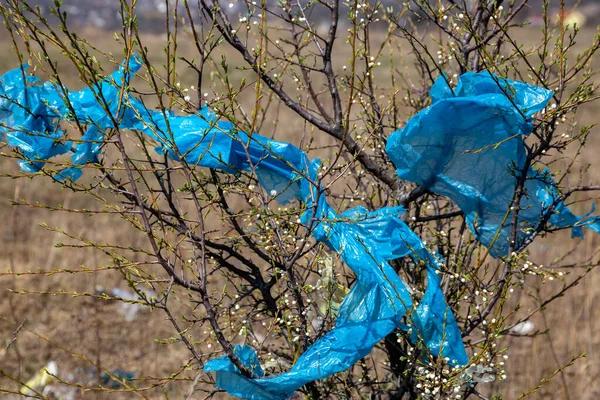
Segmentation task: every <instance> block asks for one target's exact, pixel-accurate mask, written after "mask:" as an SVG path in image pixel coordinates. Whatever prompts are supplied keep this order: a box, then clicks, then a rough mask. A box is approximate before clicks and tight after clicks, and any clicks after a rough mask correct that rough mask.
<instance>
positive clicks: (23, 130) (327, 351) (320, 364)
mask: <svg viewBox="0 0 600 400" xmlns="http://www.w3.org/2000/svg"><path fill="white" fill-rule="evenodd" d="M139 67H140V63H139V62H138V61H137V60H136V59H131V60H130V62H129V64H128V66H127V67H125V66H122V67H121V68H120V69H119V71H118V72H116V73H115V74H113V75H112V76H109V77H107V78H106V79H105V80H104V81H102V82H98V83H97V84H95V85H93V86H92V87H91V88H87V89H84V90H81V91H78V92H72V93H68V94H67V96H64V94H63V93H62V92H61V91H60V88H58V87H56V86H54V85H52V84H50V83H46V84H44V85H34V84H33V83H34V81H33V80H31V81H29V82H27V83H26V82H24V81H23V80H22V79H21V80H19V79H16V78H15V76H17V75H20V74H21V70H20V69H18V70H15V71H11V72H9V73H7V74H6V75H4V76H3V77H2V78H1V79H0V96H1V97H2V98H3V99H2V103H0V110H1V111H0V126H3V131H2V132H3V133H4V134H5V135H6V136H7V137H8V138H9V139H10V138H11V137H13V136H18V137H19V138H20V139H21V141H27V140H29V139H30V138H29V135H30V134H31V132H32V131H33V132H36V133H38V132H39V133H40V135H41V136H42V137H44V135H45V134H48V133H50V132H60V131H58V128H57V127H58V122H59V121H60V120H67V121H74V120H78V122H79V123H80V124H84V125H86V126H87V127H88V128H87V131H86V133H85V135H84V137H85V136H86V135H88V132H89V136H88V138H86V139H84V140H83V141H82V143H81V144H80V145H77V146H76V147H75V150H74V154H73V155H72V157H73V161H74V163H75V164H76V165H77V166H75V167H72V168H75V169H76V170H73V169H68V170H66V171H63V172H61V173H60V174H59V176H58V178H60V179H64V178H70V179H72V180H75V179H77V178H78V177H79V175H80V171H79V169H78V166H80V165H82V164H83V163H85V162H94V161H95V160H97V156H98V152H99V147H98V146H95V145H94V144H97V143H98V141H99V140H100V139H102V138H103V136H101V131H103V130H109V129H114V128H119V129H134V130H140V131H142V132H144V133H145V134H146V135H148V136H150V137H152V138H153V139H155V140H156V141H157V142H158V143H159V144H160V146H159V147H160V151H162V152H167V153H168V154H169V156H170V157H171V158H174V159H179V160H182V161H185V162H186V163H187V164H190V165H197V166H202V167H208V168H215V169H218V170H221V171H224V172H229V173H237V172H239V171H250V170H252V169H254V170H256V173H257V176H258V179H259V181H260V183H261V185H262V186H263V187H265V189H267V190H268V191H272V190H274V191H276V192H277V193H278V196H277V200H278V201H280V202H282V203H286V202H288V201H291V200H298V201H300V202H302V203H303V204H304V206H305V209H306V211H305V212H304V213H303V214H302V216H301V220H302V222H303V224H304V225H305V226H306V227H308V228H309V229H311V232H312V234H313V236H314V237H315V239H317V240H318V241H321V242H324V243H326V244H327V246H329V247H330V248H331V249H332V250H333V251H336V252H337V253H339V254H340V256H341V258H342V260H343V261H344V262H345V263H346V264H347V265H348V266H349V267H350V268H351V269H352V270H353V271H354V272H355V273H356V277H357V279H356V283H355V284H354V286H353V287H352V288H351V290H350V292H349V293H348V294H347V295H346V297H345V298H344V301H343V302H342V304H341V305H340V309H339V311H338V316H337V320H336V325H335V328H334V329H333V330H331V331H330V332H328V333H326V334H325V336H324V337H322V338H320V339H319V340H317V341H316V342H315V343H314V344H313V345H312V346H311V347H310V348H308V349H307V350H306V352H305V353H304V354H302V355H301V356H300V358H299V359H298V360H297V361H296V363H295V364H294V366H293V367H292V368H291V370H290V371H288V372H285V373H282V374H280V375H276V376H270V377H259V378H255V379H250V378H247V377H245V376H243V375H242V374H241V373H240V371H238V369H237V367H235V366H234V365H233V363H232V362H231V361H230V360H229V359H228V358H226V357H222V358H219V359H215V360H210V361H209V362H207V363H206V365H205V370H206V371H207V372H208V371H216V376H217V385H218V386H219V387H221V388H222V389H225V390H226V391H228V392H229V393H230V394H231V395H235V396H238V397H243V398H248V399H283V398H286V397H289V396H290V395H291V394H292V393H293V392H294V391H296V390H297V389H299V388H300V387H301V386H303V385H304V384H306V383H308V382H311V381H313V380H317V379H324V378H326V377H328V376H330V375H332V374H334V373H337V372H340V371H343V370H346V369H348V368H350V367H351V366H352V365H353V364H354V363H356V362H357V361H358V360H360V359H361V358H363V357H364V356H366V355H367V354H369V353H370V351H371V350H372V349H373V347H374V346H375V345H376V344H377V343H378V342H379V341H381V340H382V339H383V338H384V337H385V336H387V335H388V334H389V333H390V332H392V331H393V330H394V329H395V328H400V329H403V330H407V329H411V328H412V329H411V340H412V341H413V342H414V343H417V342H422V343H424V345H425V346H427V348H428V349H429V350H430V352H431V354H433V355H434V356H443V357H447V358H448V359H450V360H451V361H450V362H451V364H453V365H465V364H467V362H468V357H467V354H466V352H465V349H464V345H463V343H462V338H461V335H460V331H459V329H458V326H457V323H456V321H455V319H454V315H453V314H452V311H451V310H450V308H449V307H448V305H447V304H446V301H445V299H444V295H443V293H442V291H441V289H440V285H439V282H440V278H439V276H438V273H439V271H438V267H439V265H438V261H437V259H436V258H435V257H434V256H433V255H431V253H430V252H429V251H428V249H427V248H426V246H425V245H424V243H423V242H422V241H421V240H420V238H419V237H418V236H417V235H416V234H415V233H414V232H412V231H411V230H410V229H409V227H408V226H407V225H406V224H405V223H404V222H403V221H402V220H401V219H400V215H401V214H402V213H403V211H404V210H403V209H402V208H401V207H391V208H382V209H380V210H377V211H375V212H368V211H367V210H365V209H363V208H356V209H353V210H349V211H347V212H345V213H342V214H340V215H338V214H337V213H336V212H335V210H334V209H333V208H332V207H330V206H329V204H327V201H326V199H325V196H324V195H323V191H322V188H321V187H320V186H319V185H318V168H319V163H318V161H316V160H315V161H311V160H309V158H308V156H307V155H306V154H305V153H304V152H302V151H301V150H300V149H298V148H297V147H295V146H293V145H291V144H289V143H282V142H277V141H274V140H269V139H267V138H264V137H262V136H260V135H257V134H252V135H248V134H245V133H243V132H237V131H236V130H235V129H234V127H233V126H232V125H231V124H230V123H227V122H222V121H218V120H217V118H216V116H215V115H214V114H212V113H211V112H209V111H208V110H207V109H204V110H202V112H201V113H200V114H199V115H188V116H176V115H174V114H173V113H170V112H164V113H163V112H159V111H152V110H148V109H147V108H146V107H145V106H144V105H143V103H142V102H141V101H140V100H139V99H136V98H133V97H131V96H130V95H129V94H128V92H127V86H128V81H129V79H130V78H131V77H132V74H133V73H134V72H135V71H136V70H137V69H138V68H139ZM28 79H29V78H28ZM67 98H68V101H66V100H67ZM28 99H34V100H35V102H36V104H38V105H39V107H38V108H36V112H35V113H33V115H32V116H30V117H31V118H33V119H34V120H37V119H40V120H42V121H43V123H44V125H43V126H42V127H37V125H35V124H34V125H33V128H36V129H35V130H30V129H29V128H30V124H29V122H28V119H27V118H28V117H25V116H23V115H21V114H19V113H18V112H16V111H15V110H17V109H18V108H21V106H22V105H24V104H26V103H25V102H27V101H30V100H28ZM167 127H168V128H169V129H167ZM95 129H97V130H95ZM53 134H54V133H53ZM55 135H56V134H55ZM60 137H61V136H56V139H52V143H59V142H57V141H56V140H60ZM52 138H55V136H52ZM13 143H14V144H13V145H16V146H19V148H20V149H21V150H22V152H23V154H24V157H25V158H26V159H27V161H28V162H35V163H43V162H44V161H46V160H47V159H48V158H50V157H52V156H53V155H55V153H54V152H53V151H48V150H45V149H41V150H43V151H41V150H40V151H38V150H39V149H38V148H37V147H36V146H35V145H30V146H29V147H27V148H26V147H22V146H20V145H19V144H20V142H13ZM28 143H29V142H28ZM62 146H67V145H66V144H64V145H62ZM25 150H27V151H29V152H28V153H25ZM64 150H65V149H64V148H63V147H60V151H63V153H64ZM39 168H41V164H40V166H39ZM405 256H410V257H412V259H413V260H414V261H415V262H417V263H422V264H424V265H425V266H426V268H427V276H428V285H427V289H426V291H425V293H424V295H423V297H422V299H421V301H420V302H419V304H418V305H416V306H415V304H414V302H413V299H412V297H411V294H410V292H409V290H408V288H407V287H406V285H405V284H404V282H403V281H402V280H401V279H400V278H399V277H398V275H397V274H396V273H395V271H394V270H393V269H392V267H391V266H390V265H389V263H388V261H390V260H393V259H397V258H401V257H405ZM236 354H237V355H238V357H239V358H240V359H241V361H242V362H243V363H244V364H245V365H246V366H248V367H249V368H250V369H251V370H252V371H254V373H255V374H256V375H258V376H261V375H262V369H260V365H259V364H258V359H257V356H256V353H255V352H254V350H253V349H252V348H250V347H248V346H238V347H236Z"/></svg>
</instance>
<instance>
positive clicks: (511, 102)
mask: <svg viewBox="0 0 600 400" xmlns="http://www.w3.org/2000/svg"><path fill="white" fill-rule="evenodd" d="M430 94H431V98H432V105H431V106H430V107H428V108H426V109H424V110H422V111H421V112H419V113H418V114H416V115H415V116H414V117H412V118H411V119H410V120H409V121H408V122H407V124H406V126H405V127H404V128H402V129H399V130H397V131H396V132H394V133H392V135H390V137H389V139H388V142H387V147H386V152H387V154H388V155H389V157H390V159H391V160H392V162H393V163H394V165H395V166H396V168H397V172H398V175H399V177H400V178H402V179H406V180H408V181H411V182H415V183H417V184H418V185H420V186H421V187H423V188H424V189H427V190H429V191H431V192H434V193H438V194H441V195H444V196H448V197H449V198H450V199H452V200H453V201H454V202H455V203H456V205H457V206H458V207H459V208H460V209H461V210H462V211H463V212H464V213H465V215H466V221H467V224H468V227H469V229H470V230H471V232H473V234H474V236H475V237H476V238H477V240H478V241H479V242H480V243H482V244H483V245H484V246H486V247H488V248H489V249H490V254H491V255H492V256H494V257H501V256H506V255H507V253H508V250H509V248H510V246H509V244H510V243H509V242H510V240H511V232H512V230H513V216H514V209H511V205H512V204H513V196H514V195H515V189H516V187H517V182H518V181H519V177H521V176H523V175H522V174H523V173H525V174H526V176H527V177H526V180H525V184H524V190H523V196H522V198H521V202H520V204H519V214H518V221H517V230H516V240H515V243H514V245H513V246H512V248H513V249H518V248H519V247H520V246H522V245H523V244H524V243H525V241H526V240H527V239H528V238H530V237H531V236H532V235H533V234H534V233H535V232H536V229H538V228H539V227H540V223H541V222H542V221H544V220H545V219H547V226H548V227H551V228H552V227H556V228H566V227H573V231H572V232H573V236H582V229H581V227H582V226H586V227H588V228H589V229H592V230H594V231H596V232H598V231H600V223H599V222H598V217H590V216H589V214H587V215H584V216H576V215H574V214H573V213H572V212H571V211H570V210H569V208H568V207H567V206H566V205H565V204H564V203H563V202H562V201H559V200H560V195H559V192H558V190H557V188H556V183H555V181H554V179H553V177H552V175H551V174H550V172H549V171H548V170H544V171H537V170H536V169H535V168H533V167H530V168H528V169H527V171H523V170H524V169H525V166H526V147H525V142H524V140H525V137H526V136H527V135H529V134H530V133H531V132H532V130H533V125H532V122H531V121H532V117H533V115H534V114H535V113H536V112H539V111H541V110H543V109H544V107H546V105H547V103H548V102H549V100H550V99H551V98H552V92H551V91H549V90H547V89H544V88H539V87H535V86H531V85H528V84H526V83H523V82H518V81H511V80H508V79H503V78H500V77H498V76H496V75H493V74H491V73H489V72H487V71H484V72H480V73H473V72H468V73H466V74H463V75H461V76H460V77H459V79H458V84H457V86H456V88H454V90H452V89H451V88H450V86H449V85H448V82H447V80H446V78H445V77H444V76H440V77H439V78H438V79H437V81H436V82H435V84H434V85H433V87H432V89H431V91H430Z"/></svg>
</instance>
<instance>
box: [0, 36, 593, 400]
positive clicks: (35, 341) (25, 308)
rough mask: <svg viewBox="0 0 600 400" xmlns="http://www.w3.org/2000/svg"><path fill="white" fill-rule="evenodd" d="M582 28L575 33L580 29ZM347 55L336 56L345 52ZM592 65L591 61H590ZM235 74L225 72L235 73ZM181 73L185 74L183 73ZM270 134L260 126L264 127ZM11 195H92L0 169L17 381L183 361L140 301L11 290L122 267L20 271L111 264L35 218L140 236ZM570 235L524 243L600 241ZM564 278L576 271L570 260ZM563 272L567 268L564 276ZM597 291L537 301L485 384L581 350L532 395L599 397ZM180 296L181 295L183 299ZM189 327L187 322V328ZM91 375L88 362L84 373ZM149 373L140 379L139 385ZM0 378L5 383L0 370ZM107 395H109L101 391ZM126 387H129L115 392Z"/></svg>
mask: <svg viewBox="0 0 600 400" xmlns="http://www.w3.org/2000/svg"><path fill="white" fill-rule="evenodd" d="M536 34H537V31H533V30H523V31H521V32H519V33H517V36H518V38H519V39H520V40H521V41H522V42H523V43H524V44H525V45H527V44H530V43H533V42H534V41H535V40H536V39H537V37H536ZM592 34H593V32H592V31H589V32H584V34H583V37H582V39H581V40H580V44H581V45H582V46H583V45H585V44H586V43H585V42H586V39H587V41H589V40H590V38H591V35H592ZM89 36H90V37H93V38H95V40H94V43H95V44H96V45H97V46H98V47H99V48H102V49H106V50H110V49H113V50H114V51H115V52H117V51H118V48H116V47H115V43H114V41H111V40H110V39H106V38H110V35H108V34H106V33H100V34H99V33H98V32H96V33H93V34H91V35H89ZM146 40H147V45H148V46H149V47H150V48H151V49H152V48H155V49H156V50H155V51H154V53H153V54H155V55H156V57H157V59H158V57H159V54H160V53H159V51H160V50H158V49H160V47H161V42H162V40H163V38H162V37H151V36H148V37H146ZM9 46H10V43H9V42H7V41H6V39H4V40H3V38H2V36H0V51H1V53H0V54H2V56H1V57H0V71H1V72H4V71H6V70H8V69H10V68H13V67H14V66H15V65H16V58H15V57H14V55H12V54H11V52H10V50H9ZM190 49H191V47H190V44H189V43H182V44H181V47H180V50H181V51H182V52H186V51H190ZM344 56H345V55H338V57H341V58H344ZM594 63H595V67H596V69H598V68H599V67H600V60H598V59H595V60H594ZM60 67H61V69H62V70H63V71H65V72H68V74H67V75H66V76H68V78H69V80H68V81H67V84H68V85H70V86H72V87H80V84H79V83H78V82H77V76H76V75H75V74H73V73H72V72H73V71H72V69H70V68H69V66H68V65H66V64H65V65H61V66H60ZM234 78H235V77H234ZM183 81H184V82H182V83H183V84H184V85H186V84H187V85H190V84H193V82H185V76H184V77H183ZM599 114H600V103H599V104H596V105H595V106H594V107H588V108H586V109H584V110H582V112H581V113H580V115H579V123H580V124H586V123H592V122H594V121H597V119H598V115H599ZM297 133H298V132H295V131H294V127H293V124H288V126H283V127H281V129H279V128H278V129H277V130H276V133H275V135H276V137H277V139H280V140H287V139H288V138H297ZM267 134H270V132H267ZM597 134H598V130H597V129H596V132H595V133H594V134H592V136H591V140H590V142H589V145H588V148H587V150H586V151H585V152H584V154H583V156H582V158H581V162H580V163H581V165H585V164H586V163H593V164H595V165H598V162H599V160H598V157H597V149H596V148H597V147H599V146H600V139H598V138H596V137H595V135H597ZM0 168H1V171H2V174H10V173H18V168H17V166H16V163H15V162H14V161H13V160H9V159H5V158H1V159H0ZM598 171H600V170H597V169H596V170H593V169H592V170H591V171H590V172H589V174H588V178H587V179H589V180H590V181H593V182H595V183H596V184H597V183H598V182H599V181H600V172H598ZM9 199H24V200H26V201H28V202H32V203H35V202H40V203H43V204H53V205H56V204H67V203H68V204H70V205H71V206H73V207H84V206H86V205H87V202H89V201H90V200H89V199H88V198H86V197H84V196H80V195H75V194H73V193H71V192H69V191H67V190H63V189H61V188H60V186H58V185H53V184H51V183H50V182H49V181H48V180H47V179H42V178H41V177H35V178H33V179H32V180H25V179H20V180H12V179H8V178H4V179H1V180H0V221H3V223H2V227H1V228H0V231H1V236H0V239H1V242H0V243H2V244H1V245H0V247H1V250H0V266H1V268H0V271H5V270H8V269H10V270H11V271H14V272H19V273H23V275H21V276H15V275H3V274H1V273H0V296H1V297H0V298H1V299H2V300H1V301H0V338H1V340H2V343H0V345H1V346H2V347H1V348H0V369H2V370H4V371H5V372H7V373H9V374H11V375H12V376H14V377H16V378H18V379H21V380H27V379H28V378H29V377H30V376H31V375H32V374H34V373H35V372H36V371H37V370H38V369H39V368H41V367H42V366H43V365H45V364H46V363H47V362H48V361H49V360H55V361H56V362H57V363H58V365H59V369H60V370H61V371H69V372H71V373H72V374H74V375H75V376H76V377H77V379H82V378H83V377H85V376H86V374H89V372H88V370H89V369H90V367H91V365H90V362H88V361H86V359H85V358H87V359H89V360H91V361H93V362H95V363H99V364H101V365H102V367H103V368H105V369H107V370H114V369H122V370H130V371H133V372H135V374H136V376H137V377H164V376H167V375H168V374H170V373H172V372H173V371H176V370H178V369H179V368H181V366H182V365H184V364H185V363H186V362H187V357H188V353H187V350H186V349H185V348H184V346H183V345H182V344H176V345H170V346H165V345H160V344H158V343H157V342H156V341H155V339H157V338H158V339H166V338H168V337H171V336H172V335H173V334H174V332H173V330H172V326H171V325H170V323H169V322H168V321H166V320H165V318H164V315H163V314H160V313H158V312H146V313H144V314H143V315H142V316H141V318H140V319H138V320H137V321H136V322H127V321H125V320H124V319H123V317H122V316H121V315H120V314H119V313H118V312H117V308H118V307H119V305H118V304H115V303H106V302H105V301H101V300H96V299H94V298H92V297H87V296H65V295H60V296H50V295H27V296H24V295H20V294H18V291H19V289H21V288H24V289H27V290H29V291H53V292H58V291H60V290H67V291H76V292H78V293H84V292H88V293H93V292H94V288H95V287H96V286H97V285H103V286H104V287H106V288H112V287H116V286H121V287H122V286H123V282H122V279H121V276H120V274H119V273H118V272H115V271H106V272H99V273H94V274H82V273H78V274H66V273H65V274H53V275H50V276H45V275H39V274H35V275H29V274H27V272H28V271H38V270H41V271H47V270H57V269H75V268H77V267H78V266H81V265H86V266H97V265H110V263H111V260H110V259H107V258H105V257H103V256H102V255H100V254H99V253H98V252H95V251H91V250H83V249H56V248H54V247H53V246H54V245H56V244H57V242H58V241H59V240H62V239H61V238H60V237H58V236H57V235H56V234H53V233H52V232H48V231H47V230H46V229H44V228H42V227H40V226H39V224H40V223H42V222H43V223H46V224H47V225H49V226H51V227H54V226H58V227H60V228H61V229H65V230H67V231H69V232H72V233H75V234H77V235H82V236H86V237H88V238H89V239H91V240H97V241H104V242H126V243H128V244H132V245H140V246H142V245H143V243H144V239H143V238H142V237H141V235H139V234H138V233H135V232H132V230H131V229H130V228H129V227H128V226H127V224H126V223H125V222H123V221H118V220H115V218H107V217H102V216H95V217H94V218H88V217H85V216H83V215H80V214H78V215H71V214H65V213H57V212H54V213H51V212H48V211H45V210H43V209H34V208H23V207H17V206H11V203H10V201H9ZM567 235H568V234H556V235H553V236H551V237H548V238H545V239H542V240H541V241H540V242H539V243H537V244H536V245H535V246H534V247H533V248H532V251H531V259H532V260H535V261H536V262H539V263H543V264H545V265H549V264H551V263H552V260H553V259H554V258H555V257H557V256H558V255H561V254H564V253H565V252H566V251H569V250H571V249H572V248H573V246H576V250H575V251H574V252H573V253H572V257H580V256H583V255H589V254H591V253H592V252H594V251H595V250H596V249H597V248H598V246H599V245H600V237H598V236H596V235H593V234H588V235H587V237H586V239H585V240H584V241H578V240H575V241H571V240H567V238H568V236H567ZM571 272H572V274H571V275H570V276H572V277H574V276H576V275H577V274H578V273H580V272H581V271H571ZM570 279H572V278H571V277H567V278H566V281H567V282H568V281H569V280H570ZM562 285H563V282H559V281H554V282H549V283H546V284H545V285H539V284H538V283H535V282H534V281H532V283H531V285H529V286H527V289H526V292H524V293H521V294H519V296H515V297H516V298H517V297H518V298H520V300H519V301H520V302H521V304H522V307H523V308H524V309H527V308H531V307H534V305H535V302H534V301H533V300H532V299H531V296H529V295H533V297H538V296H539V295H542V294H545V295H547V294H549V293H554V292H557V291H559V290H560V288H561V287H562ZM599 297H600V271H593V272H592V273H591V274H589V275H588V276H587V277H586V279H585V280H584V281H583V283H581V284H580V285H579V286H578V287H577V288H575V289H574V290H572V291H570V292H569V293H568V294H567V295H566V296H564V297H563V298H561V299H559V300H557V301H556V302H555V303H553V304H552V305H551V306H550V307H549V308H548V309H547V310H545V312H543V313H542V314H541V315H538V316H536V317H535V318H534V322H535V324H536V328H537V329H539V330H540V331H545V330H547V333H546V334H543V335H538V336H536V337H532V338H515V337H513V338H508V339H506V344H507V345H508V346H510V349H511V350H510V352H509V355H510V358H509V359H508V360H507V361H506V364H507V368H506V369H507V371H508V374H509V376H508V379H507V380H506V381H503V382H498V383H494V384H490V385H488V387H487V389H488V390H486V392H487V393H488V394H490V395H491V394H501V395H502V396H503V397H504V398H506V399H513V398H517V397H518V396H519V395H520V394H521V393H523V392H526V391H527V390H529V389H531V388H533V387H535V386H536V385H537V384H538V383H539V382H540V380H542V379H543V378H544V377H547V376H549V375H551V374H552V373H553V371H554V370H555V369H557V368H558V367H560V366H562V365H564V364H566V363H567V362H568V361H569V360H570V359H571V357H572V356H575V355H577V354H579V353H581V352H586V353H587V357H586V358H585V359H582V360H579V361H578V362H577V363H576V364H575V365H574V366H573V367H571V368H568V369H567V370H566V371H565V372H564V373H563V374H562V375H559V376H558V377H557V378H555V379H554V380H552V382H551V383H549V384H547V385H545V386H544V387H543V388H542V389H541V390H540V391H539V392H537V393H536V394H533V395H532V396H530V398H532V399H533V398H537V399H590V400H591V399H597V398H600V383H598V382H599V381H600V355H599V352H600V336H598V335H596V332H600V322H599V321H600V311H599V308H597V305H598V298H599ZM181 307H185V305H183V304H182V305H181ZM21 323H23V326H24V328H23V329H22V330H21V331H20V332H19V334H18V339H17V340H16V341H15V342H13V343H12V344H11V346H10V347H9V348H8V350H7V351H6V352H2V348H4V346H5V345H6V344H8V343H9V342H10V340H11V338H12V337H13V332H14V331H15V329H16V328H17V326H18V325H19V324H21ZM194 333H195V332H191V334H192V335H194ZM92 374H93V373H92ZM183 377H185V378H188V379H190V378H193V373H191V372H187V373H183V374H182V375H181V376H180V377H179V378H183ZM150 383H152V380H148V381H146V382H144V383H140V385H142V386H143V385H148V384H150ZM188 386H189V384H178V383H177V382H174V383H170V384H168V385H166V386H165V387H164V388H156V389H152V390H150V391H149V392H147V393H146V395H147V396H148V397H150V398H161V397H166V398H171V397H173V398H181V397H182V393H183V391H184V390H187V388H188ZM0 387H12V388H15V387H16V386H15V385H14V384H11V383H10V382H8V381H6V380H0ZM80 395H81V397H82V398H107V397H108V396H109V395H107V394H103V393H95V392H81V393H80ZM115 396H116V394H114V395H110V397H111V398H113V397H115ZM122 396H123V397H129V396H130V395H122Z"/></svg>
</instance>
